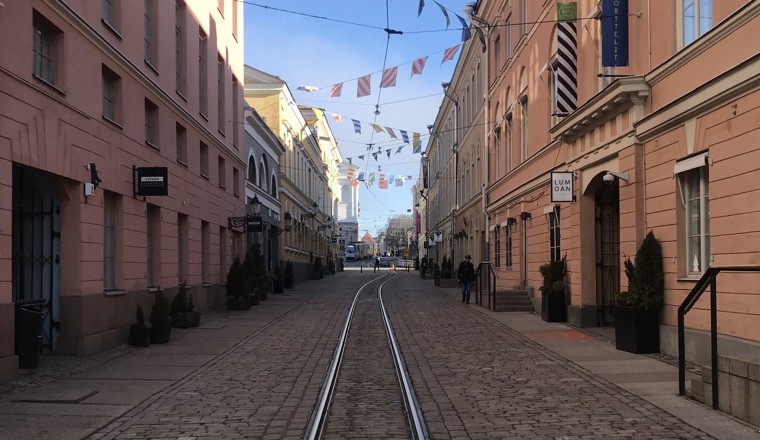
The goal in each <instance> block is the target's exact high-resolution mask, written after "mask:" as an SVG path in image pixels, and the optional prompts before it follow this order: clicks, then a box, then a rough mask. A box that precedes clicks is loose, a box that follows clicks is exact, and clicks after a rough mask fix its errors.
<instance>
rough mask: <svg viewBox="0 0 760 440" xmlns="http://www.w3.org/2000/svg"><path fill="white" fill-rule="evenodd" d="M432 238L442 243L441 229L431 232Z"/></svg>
mask: <svg viewBox="0 0 760 440" xmlns="http://www.w3.org/2000/svg"><path fill="white" fill-rule="evenodd" d="M433 239H434V240H435V242H436V243H443V231H435V232H433Z"/></svg>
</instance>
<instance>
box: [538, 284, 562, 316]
mask: <svg viewBox="0 0 760 440" xmlns="http://www.w3.org/2000/svg"><path fill="white" fill-rule="evenodd" d="M541 319H543V320H544V321H546V322H565V321H567V305H565V291H564V290H563V291H561V292H548V293H546V292H544V291H543V290H542V291H541Z"/></svg>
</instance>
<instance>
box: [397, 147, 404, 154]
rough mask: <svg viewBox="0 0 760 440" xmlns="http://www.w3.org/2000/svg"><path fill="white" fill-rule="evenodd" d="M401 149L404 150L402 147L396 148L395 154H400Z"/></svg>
mask: <svg viewBox="0 0 760 440" xmlns="http://www.w3.org/2000/svg"><path fill="white" fill-rule="evenodd" d="M403 149H404V146H403V145H402V146H400V147H398V150H396V154H399V153H400V152H401V150H403Z"/></svg>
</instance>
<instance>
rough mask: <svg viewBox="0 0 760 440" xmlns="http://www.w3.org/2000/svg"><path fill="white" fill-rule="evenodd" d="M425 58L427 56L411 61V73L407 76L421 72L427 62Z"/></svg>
mask: <svg viewBox="0 0 760 440" xmlns="http://www.w3.org/2000/svg"><path fill="white" fill-rule="evenodd" d="M427 59H428V57H424V58H418V59H416V60H414V63H412V74H411V75H409V78H411V77H413V76H414V75H419V74H421V73H422V71H423V70H424V69H425V63H426V62H427Z"/></svg>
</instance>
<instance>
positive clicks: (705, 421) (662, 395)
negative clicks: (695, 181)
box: [441, 287, 760, 440]
mask: <svg viewBox="0 0 760 440" xmlns="http://www.w3.org/2000/svg"><path fill="white" fill-rule="evenodd" d="M441 290H442V291H444V292H446V294H447V295H449V296H451V297H452V299H453V300H454V301H460V300H461V297H462V294H461V290H460V288H458V287H455V288H442V289H441ZM462 307H470V308H471V310H475V311H477V312H479V313H482V314H483V315H484V316H487V317H489V318H491V319H495V320H497V321H499V322H500V323H502V324H504V325H506V326H508V327H510V328H511V329H513V330H515V331H517V332H519V333H521V334H523V335H524V336H526V337H528V338H529V339H531V340H532V341H535V342H536V343H538V344H540V345H542V346H543V347H545V348H547V349H549V350H550V351H552V352H554V353H556V354H557V355H559V356H561V357H563V358H565V359H567V360H569V361H571V362H573V363H575V364H576V365H578V366H580V367H582V368H584V369H585V370H587V371H589V372H590V373H592V374H594V375H595V376H597V377H599V378H600V379H602V380H606V381H608V382H610V383H613V384H615V385H617V386H619V387H620V388H622V389H624V390H626V391H628V392H630V393H631V394H633V395H635V396H638V397H641V398H642V399H644V400H647V401H648V402H650V403H652V404H653V405H655V406H657V407H658V408H660V409H662V410H664V411H666V412H668V413H670V414H672V415H673V416H675V417H677V418H679V419H681V420H683V421H685V422H686V423H688V424H690V425H692V426H694V427H696V428H698V429H700V430H702V431H704V432H705V433H707V434H709V435H711V436H713V437H715V438H717V439H731V440H735V439H747V440H750V439H754V440H758V439H760V428H759V427H753V426H751V425H749V424H747V423H745V422H743V421H740V420H738V419H736V418H734V417H732V416H730V415H728V414H725V413H723V412H720V411H714V410H713V409H712V408H710V407H708V406H706V405H703V404H701V403H699V402H696V401H693V400H691V399H688V398H685V397H680V396H679V395H678V366H677V359H673V358H669V357H668V356H665V355H661V354H656V355H639V354H633V353H628V352H625V351H620V350H617V349H616V348H615V341H614V339H615V334H614V329H611V328H589V329H582V328H577V327H573V326H571V325H569V324H567V323H557V322H545V321H543V320H542V319H541V317H540V316H539V315H537V314H535V313H529V312H512V313H504V312H493V311H491V310H488V309H486V308H484V307H481V306H478V305H475V304H470V305H465V304H462ZM694 377H696V376H695V375H694V373H691V372H689V371H687V373H686V381H687V383H688V382H689V381H690V380H691V379H692V378H694Z"/></svg>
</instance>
